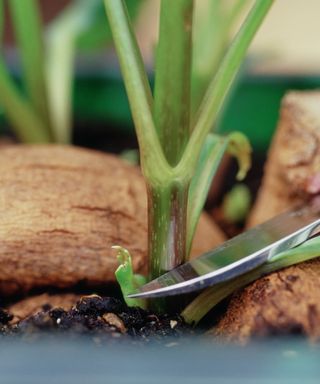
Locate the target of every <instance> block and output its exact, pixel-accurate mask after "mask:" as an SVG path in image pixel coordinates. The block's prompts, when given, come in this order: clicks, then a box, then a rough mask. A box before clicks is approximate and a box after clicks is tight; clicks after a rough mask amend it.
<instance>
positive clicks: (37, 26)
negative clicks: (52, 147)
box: [8, 0, 53, 137]
mask: <svg viewBox="0 0 320 384" xmlns="http://www.w3.org/2000/svg"><path fill="white" fill-rule="evenodd" d="M8 5H9V9H10V13H11V17H12V22H13V26H14V31H15V36H16V40H17V43H18V47H19V53H20V56H21V62H22V78H23V83H24V88H25V91H26V93H27V97H28V99H29V100H30V103H31V105H32V107H33V109H34V111H35V112H36V113H37V115H38V118H39V119H40V120H42V122H43V125H44V128H45V129H46V130H47V132H48V134H49V135H50V136H51V137H52V135H53V133H52V128H51V124H50V117H49V109H48V100H47V87H46V82H45V51H44V41H43V28H42V21H41V17H40V11H39V3H38V0H28V1H21V0H10V1H9V2H8Z"/></svg>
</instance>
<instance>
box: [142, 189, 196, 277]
mask: <svg viewBox="0 0 320 384" xmlns="http://www.w3.org/2000/svg"><path fill="white" fill-rule="evenodd" d="M188 189H189V185H188V184H183V183H178V182H173V183H170V184H169V185H167V186H164V187H162V188H161V189H160V188H157V189H154V188H150V189H149V190H148V197H149V212H148V214H149V224H150V227H151V228H152V229H153V230H152V231H149V246H150V250H149V252H150V253H149V257H150V278H151V279H154V278H156V277H158V276H160V275H162V274H163V273H164V272H167V271H169V270H171V269H172V268H174V267H176V266H177V265H179V264H181V263H183V262H184V261H185V255H186V220H187V216H186V215H187V209H186V208H187V200H188Z"/></svg>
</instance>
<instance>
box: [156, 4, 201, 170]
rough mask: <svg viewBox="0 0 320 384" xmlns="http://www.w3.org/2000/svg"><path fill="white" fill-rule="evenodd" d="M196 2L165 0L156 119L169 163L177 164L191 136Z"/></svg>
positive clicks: (162, 5) (157, 76) (159, 43)
mask: <svg viewBox="0 0 320 384" xmlns="http://www.w3.org/2000/svg"><path fill="white" fill-rule="evenodd" d="M192 14H193V0H175V1H172V0H162V1H161V14H160V31H159V42H158V46H157V51H156V52H157V54H156V65H155V89H154V120H155V125H156V128H157V131H158V134H159V138H160V142H161V144H162V147H163V149H164V152H165V155H166V158H167V160H168V162H169V163H170V164H171V165H172V166H174V165H176V164H177V163H178V161H179V160H180V158H181V155H182V153H183V151H184V149H185V146H186V143H187V141H188V139H189V135H190V78H191V43H192V41H191V40H192Z"/></svg>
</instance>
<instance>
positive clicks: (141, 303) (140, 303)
mask: <svg viewBox="0 0 320 384" xmlns="http://www.w3.org/2000/svg"><path fill="white" fill-rule="evenodd" d="M112 249H115V250H116V251H117V259H118V261H119V264H120V265H119V267H118V268H117V270H116V272H115V275H116V279H117V281H118V283H119V285H120V288H121V292H122V294H123V298H124V301H125V302H126V304H127V305H128V306H129V307H140V308H146V301H145V300H142V299H129V298H127V295H128V294H129V293H132V292H134V291H135V290H136V289H137V288H139V287H140V286H141V285H143V284H145V283H146V279H145V277H144V276H142V275H135V274H134V273H133V268H132V259H131V255H130V253H129V251H128V250H127V249H125V248H123V247H120V246H119V245H114V246H113V247H112Z"/></svg>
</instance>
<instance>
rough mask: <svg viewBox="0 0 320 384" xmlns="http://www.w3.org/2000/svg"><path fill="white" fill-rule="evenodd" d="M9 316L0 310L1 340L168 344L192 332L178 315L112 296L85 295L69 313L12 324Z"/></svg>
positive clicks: (50, 311)
mask: <svg viewBox="0 0 320 384" xmlns="http://www.w3.org/2000/svg"><path fill="white" fill-rule="evenodd" d="M12 319H13V316H12V315H11V314H10V313H8V312H7V311H6V310H4V309H0V334H1V335H2V337H3V338H4V337H5V338H6V337H14V338H19V337H20V338H23V339H24V340H28V341H33V340H38V339H39V338H41V337H43V335H44V334H48V336H50V337H52V336H53V337H55V336H57V334H58V335H63V337H70V338H74V337H79V335H85V336H87V337H89V338H90V339H91V340H92V341H93V342H94V343H95V344H99V345H101V344H104V343H110V342H117V343H118V342H119V341H122V340H125V342H126V343H128V342H133V343H135V344H136V343H148V342H151V341H153V342H154V341H155V342H158V343H164V344H165V343H168V342H169V341H170V342H172V338H173V339H174V341H176V342H177V341H178V339H180V337H181V336H184V337H185V336H188V335H191V334H192V333H193V331H192V329H191V328H190V327H189V326H188V325H187V324H185V323H184V322H183V320H182V318H181V317H180V316H178V315H176V316H169V315H166V314H162V315H159V314H154V313H152V312H149V311H145V310H143V309H141V308H137V307H128V306H127V305H125V304H124V303H123V302H122V301H120V300H118V299H115V298H112V297H100V296H97V295H92V296H85V297H83V298H82V299H81V300H80V301H78V303H77V304H76V305H75V306H74V307H73V308H71V309H70V310H69V311H65V310H63V309H61V308H52V307H51V306H50V305H49V304H48V305H44V306H43V310H42V311H40V312H38V313H36V314H34V315H32V316H30V317H28V318H26V319H24V320H21V321H20V322H18V323H17V324H12V323H11V320H12Z"/></svg>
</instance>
